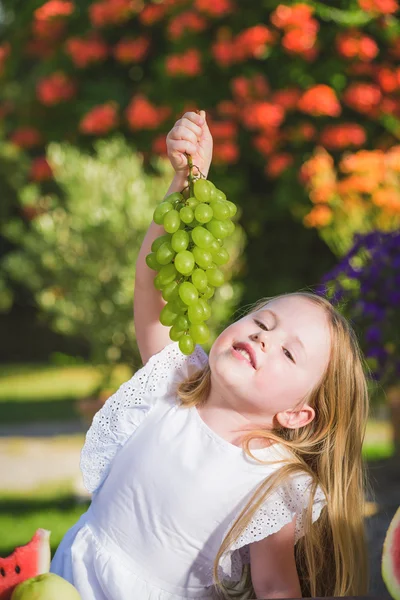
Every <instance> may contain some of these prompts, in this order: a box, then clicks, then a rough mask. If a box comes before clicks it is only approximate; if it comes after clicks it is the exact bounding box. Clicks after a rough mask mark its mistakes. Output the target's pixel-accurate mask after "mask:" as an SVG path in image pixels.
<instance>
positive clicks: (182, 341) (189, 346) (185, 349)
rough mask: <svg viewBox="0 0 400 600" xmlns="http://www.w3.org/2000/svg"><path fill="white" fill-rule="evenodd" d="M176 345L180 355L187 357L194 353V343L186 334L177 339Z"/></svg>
mask: <svg viewBox="0 0 400 600" xmlns="http://www.w3.org/2000/svg"><path fill="white" fill-rule="evenodd" d="M178 344H179V350H180V351H181V352H182V354H186V355H189V354H192V352H193V351H194V341H193V339H192V338H191V336H190V335H188V334H185V335H182V337H180V338H179V342H178Z"/></svg>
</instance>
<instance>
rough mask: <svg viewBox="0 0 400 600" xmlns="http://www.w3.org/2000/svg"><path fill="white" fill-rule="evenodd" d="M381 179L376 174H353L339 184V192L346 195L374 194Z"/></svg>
mask: <svg viewBox="0 0 400 600" xmlns="http://www.w3.org/2000/svg"><path fill="white" fill-rule="evenodd" d="M380 182H381V179H380V178H378V177H377V176H376V174H375V173H364V174H361V175H359V174H352V175H349V177H346V179H343V180H342V181H340V182H339V183H338V186H337V189H338V192H339V193H340V194H342V195H345V194H373V193H374V192H375V191H376V188H377V187H378V185H379V184H380Z"/></svg>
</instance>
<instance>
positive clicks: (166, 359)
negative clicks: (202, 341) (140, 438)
mask: <svg viewBox="0 0 400 600" xmlns="http://www.w3.org/2000/svg"><path fill="white" fill-rule="evenodd" d="M207 360H208V357H207V354H206V353H205V352H204V350H203V349H202V348H201V346H196V348H195V351H194V352H193V353H192V354H191V355H190V356H185V355H184V354H182V352H181V351H180V350H179V346H178V344H177V343H176V342H173V343H171V344H169V345H168V346H166V347H165V348H164V349H163V350H161V351H160V352H158V353H157V354H155V355H153V356H152V357H151V358H150V359H149V360H148V362H147V363H146V364H145V365H144V367H142V368H141V369H139V371H137V372H136V373H135V375H134V376H133V377H132V378H131V379H130V380H129V381H127V382H126V383H124V384H122V385H121V387H120V388H119V389H118V390H117V391H116V392H115V394H113V395H112V396H111V397H110V398H109V399H108V400H107V401H106V402H105V404H104V406H103V407H102V408H101V409H100V410H99V411H98V412H97V413H96V415H95V416H94V419H93V422H92V425H91V427H90V429H89V431H88V432H87V434H86V440H85V444H84V446H83V449H82V452H81V461H80V466H81V471H82V476H83V481H84V484H85V487H86V489H87V490H88V491H89V492H91V493H93V492H95V491H96V490H97V489H98V488H99V487H100V485H101V484H102V483H103V481H104V479H105V478H106V476H107V474H108V471H109V468H110V464H111V462H112V460H113V458H114V457H115V455H116V454H117V452H118V450H119V449H120V448H122V446H123V445H124V444H125V443H126V441H127V440H128V438H129V437H130V436H131V434H132V433H133V432H134V431H135V430H136V429H137V427H138V426H139V425H140V424H141V423H142V421H143V419H144V418H145V417H146V415H147V414H148V412H149V411H150V409H151V408H152V407H153V406H154V405H155V404H156V399H157V398H161V397H163V396H166V395H169V394H173V393H174V392H175V389H172V383H175V384H176V385H177V384H178V383H179V382H180V381H182V380H183V379H184V378H185V377H187V376H188V374H190V372H191V370H192V369H193V370H194V369H196V370H197V369H200V368H203V367H204V366H205V364H206V363H207Z"/></svg>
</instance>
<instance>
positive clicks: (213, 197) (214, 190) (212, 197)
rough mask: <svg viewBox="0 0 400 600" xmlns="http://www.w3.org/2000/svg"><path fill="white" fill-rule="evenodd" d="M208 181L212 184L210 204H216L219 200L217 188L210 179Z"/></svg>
mask: <svg viewBox="0 0 400 600" xmlns="http://www.w3.org/2000/svg"><path fill="white" fill-rule="evenodd" d="M207 181H208V183H209V184H210V202H214V200H217V188H216V187H215V185H214V184H213V182H212V181H210V180H209V179H207Z"/></svg>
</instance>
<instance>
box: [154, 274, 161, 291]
mask: <svg viewBox="0 0 400 600" xmlns="http://www.w3.org/2000/svg"><path fill="white" fill-rule="evenodd" d="M153 284H154V287H155V288H156V290H160V291H161V290H162V289H163V287H164V285H163V283H162V281H161V280H160V276H159V274H158V275H156V276H155V277H154V280H153Z"/></svg>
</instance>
